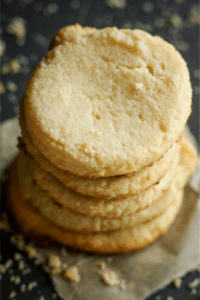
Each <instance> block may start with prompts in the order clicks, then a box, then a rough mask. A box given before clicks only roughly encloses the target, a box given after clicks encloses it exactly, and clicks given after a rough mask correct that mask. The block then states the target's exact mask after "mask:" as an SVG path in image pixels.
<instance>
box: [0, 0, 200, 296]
mask: <svg viewBox="0 0 200 300" xmlns="http://www.w3.org/2000/svg"><path fill="white" fill-rule="evenodd" d="M115 3H119V6H120V5H121V7H114V4H115ZM14 17H20V18H21V19H22V22H23V23H24V26H25V29H26V34H25V35H24V38H19V37H17V36H16V35H15V34H13V33H12V32H9V24H10V23H11V22H12V20H13V18H14ZM197 19H198V1H195V0H190V1H189V0H165V1H164V0H157V1H153V0H151V1H144V0H140V1H139V0H135V1H134V0H96V1H95V0H93V1H92V0H71V1H67V0H66V1H64V0H63V1H61V0H60V1H46V0H44V1H42V0H40V1H36V0H35V1H34V0H16V1H14V0H3V1H1V40H2V41H3V43H4V44H5V51H4V53H3V55H2V63H1V68H2V69H1V82H2V84H3V86H4V87H5V92H4V93H3V94H1V100H0V101H1V102H0V104H1V106H0V111H1V122H3V121H5V120H8V119H10V118H12V117H14V116H16V115H17V114H18V103H19V101H20V99H21V97H22V96H23V94H24V92H25V88H26V83H27V80H28V79H29V78H30V75H31V73H32V71H33V70H34V68H35V67H36V65H37V64H38V62H39V61H40V60H41V58H42V57H43V56H45V54H46V52H47V51H48V46H49V43H50V41H51V39H52V37H53V36H54V35H55V34H56V32H57V31H58V30H59V29H60V28H61V27H63V26H66V25H69V24H74V23H76V22H77V23H80V24H81V25H83V26H95V27H97V28H102V27H106V26H117V27H118V28H122V27H126V28H127V27H128V28H140V29H144V30H146V31H149V32H150V33H151V34H153V35H155V34H156V35H159V36H161V37H163V38H164V39H165V40H167V41H169V42H171V43H173V44H174V45H175V47H176V48H177V49H178V50H179V51H180V52H181V54H182V56H183V57H184V58H185V60H186V61H187V64H188V68H189V70H190V74H191V82H192V86H193V91H194V93H193V112H192V114H191V116H190V118H189V121H188V124H189V126H190V129H191V131H192V133H193V134H194V135H195V137H196V138H197V139H198V136H199V132H198V128H199V127H198V122H199V102H198V99H199V93H200V88H199V78H200V70H199V60H198V57H199V48H198V43H199V28H198V20H197ZM1 49H2V44H1V46H0V50H1ZM13 59H18V61H19V63H20V69H19V70H18V72H16V73H14V72H13V71H9V65H10V62H11V61H12V60H13ZM0 89H1V88H0ZM2 191H3V194H2V196H1V199H2V205H1V211H4V210H6V207H5V205H4V201H5V194H4V189H3V186H2ZM1 245H2V246H1V255H2V262H1V263H2V264H3V263H5V262H6V261H7V260H8V259H9V258H13V255H14V253H15V252H16V251H18V250H17V249H16V248H15V246H13V245H11V244H10V236H9V234H7V235H6V234H4V233H2V236H1ZM23 259H24V260H25V261H26V264H27V265H28V267H29V268H30V269H31V273H30V274H27V275H24V277H23V275H21V273H20V272H19V270H18V268H17V265H16V264H14V265H13V266H12V269H13V274H14V275H17V274H19V275H20V276H21V278H23V282H24V283H28V282H31V281H37V282H38V287H37V288H34V289H33V290H32V291H30V292H26V293H24V294H23V293H20V291H19V286H16V285H14V283H13V282H10V276H11V275H10V274H9V273H8V272H6V273H5V274H3V276H2V278H1V296H2V297H1V298H2V299H3V300H6V299H9V294H10V292H11V291H13V290H14V291H16V293H17V294H16V297H14V298H13V299H18V300H24V299H26V300H33V299H34V300H36V299H40V296H44V299H45V300H50V299H53V298H52V297H53V296H52V293H54V290H53V287H52V284H51V281H50V278H49V276H48V275H47V274H46V273H45V272H44V270H43V269H42V268H41V267H40V266H38V267H35V266H33V261H32V260H30V259H28V258H27V256H26V254H25V253H23ZM197 277H199V273H198V272H197V271H195V272H190V273H189V274H187V275H186V276H185V277H184V278H182V280H183V284H182V287H181V289H176V288H175V287H174V286H173V284H171V285H169V286H167V287H166V288H164V289H163V290H162V291H158V292H157V293H156V294H154V295H153V296H151V297H149V298H148V300H153V299H160V300H162V299H168V297H174V299H178V300H179V299H180V300H181V299H183V300H186V299H194V300H197V299H199V295H198V292H197V294H196V295H190V296H189V294H190V292H191V289H189V287H188V283H189V282H191V281H193V280H194V279H195V278H197ZM156 297H158V298H156ZM159 297H160V298H159ZM56 299H59V297H57V298H56ZM87 300H93V299H87ZM125 300H126V299H125ZM168 300H171V299H170V298H169V299H168Z"/></svg>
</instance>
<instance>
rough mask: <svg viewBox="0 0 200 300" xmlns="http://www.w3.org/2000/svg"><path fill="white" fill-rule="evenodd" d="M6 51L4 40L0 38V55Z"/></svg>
mask: <svg viewBox="0 0 200 300" xmlns="http://www.w3.org/2000/svg"><path fill="white" fill-rule="evenodd" d="M5 51H6V44H5V42H4V41H2V40H0V57H1V56H2V55H3V54H4V52H5Z"/></svg>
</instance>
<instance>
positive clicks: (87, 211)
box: [19, 153, 187, 219]
mask: <svg viewBox="0 0 200 300" xmlns="http://www.w3.org/2000/svg"><path fill="white" fill-rule="evenodd" d="M178 161H179V153H177V155H176V157H175V159H174V162H173V164H172V165H171V169H170V170H168V172H167V173H166V174H165V176H164V177H163V178H162V179H161V180H160V181H159V182H158V183H157V184H155V185H153V186H151V187H150V188H149V189H147V190H145V191H144V192H143V193H141V194H138V195H135V196H131V197H128V198H123V199H118V200H107V199H99V198H93V197H90V196H84V195H81V194H78V193H76V192H73V191H72V190H70V189H68V188H67V187H65V186H64V185H63V184H61V183H59V182H58V181H57V180H56V179H55V178H54V177H53V176H52V175H50V174H48V173H47V172H45V171H44V170H42V169H40V168H39V166H38V165H37V164H36V163H35V162H34V160H32V159H31V158H30V157H29V156H28V155H25V156H24V155H22V154H21V155H20V158H19V183H20V185H24V182H26V181H31V180H33V179H34V180H35V182H36V183H37V184H38V185H39V187H40V188H41V189H42V190H44V191H45V192H46V194H47V196H49V197H51V198H53V200H54V202H56V203H58V204H59V205H60V206H61V207H65V208H68V209H69V210H70V211H72V212H75V213H76V214H83V215H86V216H89V217H95V216H96V217H100V218H106V219H117V218H121V217H123V216H127V215H132V214H134V213H136V212H139V211H140V210H142V209H144V208H146V207H148V206H149V205H151V204H152V203H153V202H156V201H157V200H158V199H159V198H160V197H161V196H162V195H163V194H164V193H165V192H167V190H168V189H169V187H170V184H171V182H172V180H173V179H174V177H175V175H176V176H177V174H176V173H177V172H176V170H177V165H178ZM185 177H186V179H187V176H184V175H183V178H181V179H180V180H181V182H182V183H183V184H184V182H185V180H184V179H185ZM30 185H31V183H29V184H27V187H26V185H24V187H23V189H24V193H26V194H27V198H28V197H31V193H32V188H29V186H30Z"/></svg>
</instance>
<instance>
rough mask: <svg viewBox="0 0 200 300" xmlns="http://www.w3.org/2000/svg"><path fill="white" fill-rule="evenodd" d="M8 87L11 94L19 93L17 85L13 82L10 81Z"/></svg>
mask: <svg viewBox="0 0 200 300" xmlns="http://www.w3.org/2000/svg"><path fill="white" fill-rule="evenodd" d="M6 87H7V89H8V90H9V91H10V92H16V91H17V85H16V84H15V83H14V82H13V81H8V82H7V83H6Z"/></svg>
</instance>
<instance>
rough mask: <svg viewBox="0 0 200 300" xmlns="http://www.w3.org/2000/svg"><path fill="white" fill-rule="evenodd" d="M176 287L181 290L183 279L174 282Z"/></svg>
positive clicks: (176, 279)
mask: <svg viewBox="0 0 200 300" xmlns="http://www.w3.org/2000/svg"><path fill="white" fill-rule="evenodd" d="M173 284H174V286H175V287H176V288H177V289H179V288H180V287H181V284H182V279H181V278H175V279H174V281H173Z"/></svg>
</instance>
